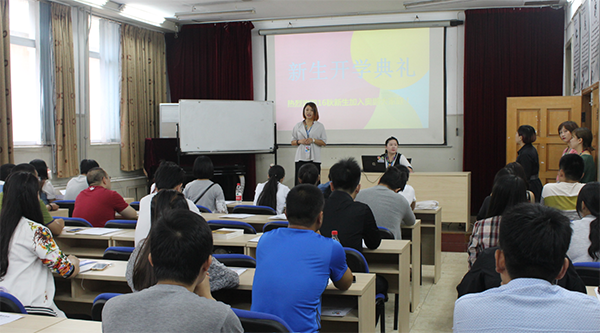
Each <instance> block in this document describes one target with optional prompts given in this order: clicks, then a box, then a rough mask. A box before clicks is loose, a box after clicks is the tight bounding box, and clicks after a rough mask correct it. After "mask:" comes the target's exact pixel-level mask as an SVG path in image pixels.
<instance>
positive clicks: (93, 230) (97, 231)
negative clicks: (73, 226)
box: [75, 228, 123, 236]
mask: <svg viewBox="0 0 600 333" xmlns="http://www.w3.org/2000/svg"><path fill="white" fill-rule="evenodd" d="M115 231H123V229H116V228H89V229H85V230H81V231H78V232H76V233H75V234H76V235H97V236H101V235H106V234H110V233H111V232H115Z"/></svg>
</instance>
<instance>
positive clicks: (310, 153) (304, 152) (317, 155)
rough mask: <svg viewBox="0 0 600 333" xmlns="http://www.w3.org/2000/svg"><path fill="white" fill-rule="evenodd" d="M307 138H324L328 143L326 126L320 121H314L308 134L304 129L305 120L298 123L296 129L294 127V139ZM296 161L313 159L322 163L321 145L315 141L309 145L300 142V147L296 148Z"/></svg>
mask: <svg viewBox="0 0 600 333" xmlns="http://www.w3.org/2000/svg"><path fill="white" fill-rule="evenodd" d="M307 138H313V139H315V140H323V142H325V143H327V133H326V132H325V126H323V124H321V123H320V122H318V121H315V122H313V125H312V128H311V129H310V132H309V135H308V136H307V135H306V130H305V129H304V121H301V122H299V123H297V124H296V126H294V129H292V140H302V139H307ZM307 146H308V149H307ZM294 161H295V162H298V161H313V162H316V163H321V146H319V145H317V144H315V143H311V144H309V145H303V144H299V145H298V149H296V157H295V158H294Z"/></svg>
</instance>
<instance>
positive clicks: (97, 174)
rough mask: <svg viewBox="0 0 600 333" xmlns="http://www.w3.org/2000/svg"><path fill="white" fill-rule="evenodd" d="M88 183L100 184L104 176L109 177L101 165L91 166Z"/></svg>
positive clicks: (87, 176) (87, 177)
mask: <svg viewBox="0 0 600 333" xmlns="http://www.w3.org/2000/svg"><path fill="white" fill-rule="evenodd" d="M85 178H86V179H87V182H88V185H90V186H92V185H100V184H101V183H102V179H103V178H108V174H107V173H106V171H104V169H102V168H100V167H96V168H91V169H90V170H89V171H88V173H87V175H86V177H85Z"/></svg>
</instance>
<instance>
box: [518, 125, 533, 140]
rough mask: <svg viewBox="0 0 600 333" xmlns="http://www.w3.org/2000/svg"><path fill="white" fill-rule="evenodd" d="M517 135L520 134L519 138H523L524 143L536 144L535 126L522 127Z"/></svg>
mask: <svg viewBox="0 0 600 333" xmlns="http://www.w3.org/2000/svg"><path fill="white" fill-rule="evenodd" d="M517 133H518V134H519V136H522V137H523V143H532V142H535V140H536V138H537V137H536V136H535V128H533V126H530V125H521V126H520V127H519V129H518V130H517Z"/></svg>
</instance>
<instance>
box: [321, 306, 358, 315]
mask: <svg viewBox="0 0 600 333" xmlns="http://www.w3.org/2000/svg"><path fill="white" fill-rule="evenodd" d="M350 310H352V308H338V307H333V306H321V316H324V317H344V316H345V315H347V314H348V312H350Z"/></svg>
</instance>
